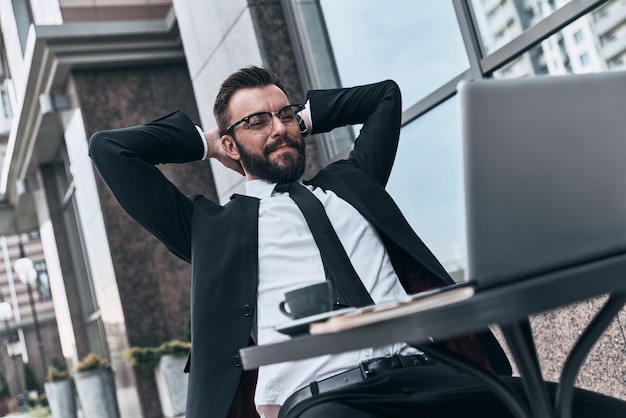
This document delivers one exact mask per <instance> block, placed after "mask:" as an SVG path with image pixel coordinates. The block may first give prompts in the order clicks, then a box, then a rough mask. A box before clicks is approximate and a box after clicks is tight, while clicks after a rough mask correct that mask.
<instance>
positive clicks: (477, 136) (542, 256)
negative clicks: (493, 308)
mask: <svg viewBox="0 0 626 418" xmlns="http://www.w3.org/2000/svg"><path fill="white" fill-rule="evenodd" d="M459 98H460V100H459V101H460V104H461V120H462V123H461V127H462V138H463V153H464V156H463V158H464V172H465V194H466V221H467V247H468V274H467V277H468V279H469V280H470V281H473V282H474V283H475V284H476V286H477V288H482V287H490V286H494V285H498V284H501V283H503V282H508V281H512V280H519V279H524V278H529V277H533V276H536V275H538V274H542V273H547V272H551V271H557V270H559V269H563V268H567V267H571V266H575V265H580V264H583V263H587V262H589V261H593V260H598V259H601V258H603V257H607V256H611V255H616V254H619V253H623V252H625V251H626V72H624V71H620V72H617V71H615V72H607V73H595V74H584V75H567V76H542V77H533V78H522V79H510V80H509V79H495V80H477V81H470V82H466V83H462V84H461V85H460V86H459Z"/></svg>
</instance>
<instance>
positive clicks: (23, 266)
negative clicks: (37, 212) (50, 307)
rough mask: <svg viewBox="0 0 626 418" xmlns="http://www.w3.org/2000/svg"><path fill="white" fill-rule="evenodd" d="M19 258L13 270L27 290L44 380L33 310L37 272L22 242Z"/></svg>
mask: <svg viewBox="0 0 626 418" xmlns="http://www.w3.org/2000/svg"><path fill="white" fill-rule="evenodd" d="M19 247H20V258H19V259H18V260H16V261H15V264H13V268H14V269H15V272H16V273H17V277H19V279H20V281H21V282H22V283H24V284H25V285H26V289H27V290H28V300H29V302H30V310H31V312H32V315H33V324H34V325H35V335H36V337H37V346H38V347H39V356H40V357H41V367H42V368H43V376H44V379H45V377H46V375H47V374H48V363H47V362H46V350H45V349H44V346H43V340H42V339H41V329H40V328H39V319H38V318H37V309H35V301H34V299H33V284H35V283H36V282H37V270H35V266H34V264H33V261H32V260H31V259H30V258H28V257H26V256H25V255H24V248H23V247H22V241H21V240H20V242H19Z"/></svg>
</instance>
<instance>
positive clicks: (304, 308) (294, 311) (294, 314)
mask: <svg viewBox="0 0 626 418" xmlns="http://www.w3.org/2000/svg"><path fill="white" fill-rule="evenodd" d="M278 308H279V309H280V311H281V312H282V313H283V314H285V315H287V316H288V317H289V318H291V319H298V318H304V317H305V316H311V315H316V314H319V313H322V312H328V311H330V310H332V308H333V302H332V297H331V288H330V283H328V282H322V283H316V284H314V285H311V286H306V287H302V288H300V289H296V290H292V291H291V292H287V293H285V300H284V301H282V302H280V304H279V305H278Z"/></svg>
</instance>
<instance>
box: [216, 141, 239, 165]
mask: <svg viewBox="0 0 626 418" xmlns="http://www.w3.org/2000/svg"><path fill="white" fill-rule="evenodd" d="M220 139H221V141H222V148H224V152H226V155H228V156H229V157H230V158H232V159H233V160H237V161H239V160H240V157H239V149H238V148H237V144H235V138H233V137H232V136H231V135H222V137H221V138H220Z"/></svg>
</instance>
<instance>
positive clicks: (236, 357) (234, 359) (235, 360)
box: [231, 356, 241, 367]
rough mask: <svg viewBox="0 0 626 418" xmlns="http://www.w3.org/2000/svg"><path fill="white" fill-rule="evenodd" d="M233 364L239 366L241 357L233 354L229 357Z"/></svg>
mask: <svg viewBox="0 0 626 418" xmlns="http://www.w3.org/2000/svg"><path fill="white" fill-rule="evenodd" d="M231 361H232V363H233V366H235V367H241V357H239V356H233V358H232V359H231Z"/></svg>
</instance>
